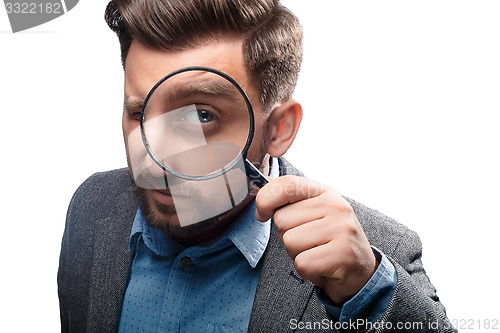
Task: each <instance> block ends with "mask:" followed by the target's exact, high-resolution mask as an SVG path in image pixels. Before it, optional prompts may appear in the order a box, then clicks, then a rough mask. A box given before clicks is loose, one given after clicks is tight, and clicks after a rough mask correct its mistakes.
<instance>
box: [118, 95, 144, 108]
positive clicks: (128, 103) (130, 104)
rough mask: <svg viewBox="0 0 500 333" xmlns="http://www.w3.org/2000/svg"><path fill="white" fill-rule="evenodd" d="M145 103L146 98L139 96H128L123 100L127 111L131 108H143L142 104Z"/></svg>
mask: <svg viewBox="0 0 500 333" xmlns="http://www.w3.org/2000/svg"><path fill="white" fill-rule="evenodd" d="M143 105H144V100H143V99H142V98H139V97H137V96H128V97H126V99H125V101H124V102H123V108H124V109H125V110H127V111H130V110H137V109H140V110H142V106H143Z"/></svg>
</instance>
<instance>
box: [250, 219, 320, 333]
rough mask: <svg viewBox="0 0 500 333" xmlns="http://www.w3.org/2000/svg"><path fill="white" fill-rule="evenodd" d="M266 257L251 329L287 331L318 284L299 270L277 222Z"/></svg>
mask: <svg viewBox="0 0 500 333" xmlns="http://www.w3.org/2000/svg"><path fill="white" fill-rule="evenodd" d="M263 260H264V261H263V263H262V265H263V266H262V272H261V276H260V279H259V284H258V285H257V292H256V294H255V300H254V304H253V308H252V315H251V317H250V324H249V327H248V332H283V330H284V328H289V327H290V321H291V320H293V319H296V320H300V319H301V318H302V315H303V313H304V310H305V308H306V306H307V304H308V302H309V299H310V298H311V296H312V294H313V292H314V286H313V284H312V283H311V282H309V281H306V280H303V279H301V278H300V277H299V275H298V274H297V272H296V271H295V267H294V266H293V262H292V260H291V259H290V257H289V256H288V254H287V253H286V249H285V247H284V246H283V244H282V243H281V242H280V240H279V238H278V235H277V232H276V229H275V228H274V225H273V226H272V229H271V238H270V240H269V245H268V247H267V250H266V252H265V254H264V258H263ZM287 331H290V330H289V329H288V330H287Z"/></svg>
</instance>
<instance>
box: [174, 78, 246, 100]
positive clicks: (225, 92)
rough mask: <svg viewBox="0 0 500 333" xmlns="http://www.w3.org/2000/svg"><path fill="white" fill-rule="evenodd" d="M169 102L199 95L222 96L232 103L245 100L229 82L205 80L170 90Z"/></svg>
mask: <svg viewBox="0 0 500 333" xmlns="http://www.w3.org/2000/svg"><path fill="white" fill-rule="evenodd" d="M167 92H168V94H167V96H166V97H167V98H168V101H169V102H171V103H173V102H175V101H176V100H177V99H178V98H189V97H193V96H198V95H209V96H220V97H223V98H226V99H228V100H230V101H238V100H240V99H241V98H243V97H242V96H241V94H240V92H239V91H238V90H237V89H236V87H235V86H234V85H232V84H231V83H230V82H229V81H227V82H225V81H220V80H204V81H199V82H190V83H187V84H183V85H181V86H177V87H173V88H172V89H169V90H168V91H167Z"/></svg>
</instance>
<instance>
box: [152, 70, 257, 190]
mask: <svg viewBox="0 0 500 333" xmlns="http://www.w3.org/2000/svg"><path fill="white" fill-rule="evenodd" d="M251 117H252V114H251V112H249V108H248V103H247V101H246V100H245V97H244V95H243V94H242V92H241V91H239V90H238V88H237V87H236V86H235V85H234V84H233V83H232V82H230V81H229V80H228V79H226V78H225V77H223V76H221V75H219V74H216V73H212V72H209V71H203V70H190V71H186V72H182V73H178V74H176V75H172V76H170V77H168V78H167V79H165V80H163V81H160V82H159V83H158V84H157V85H156V86H155V88H153V90H152V91H151V92H150V94H149V96H148V99H147V101H146V104H145V106H144V108H143V114H142V134H143V139H144V143H145V145H146V148H147V149H148V152H149V154H150V156H151V157H152V158H153V160H154V161H155V162H156V163H157V164H158V165H159V166H160V167H161V168H162V169H163V170H164V171H165V172H167V173H170V174H173V175H176V176H179V177H181V178H184V179H191V180H196V178H201V179H209V178H211V177H215V176H217V175H220V174H222V173H224V170H227V169H230V168H231V167H233V166H234V165H235V163H237V160H238V159H239V158H240V155H241V153H242V151H243V150H244V149H246V148H245V146H246V143H247V141H248V138H249V136H250V135H249V133H250V131H251V119H252V118H251ZM252 134H253V133H252Z"/></svg>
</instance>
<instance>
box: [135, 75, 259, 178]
mask: <svg viewBox="0 0 500 333" xmlns="http://www.w3.org/2000/svg"><path fill="white" fill-rule="evenodd" d="M190 71H205V72H210V73H213V74H216V75H219V76H221V77H222V78H224V79H226V80H227V81H229V82H230V83H231V84H232V85H233V86H234V87H235V88H236V89H237V90H238V92H239V93H240V94H241V96H242V97H243V99H244V100H245V104H246V105H247V109H248V116H249V120H250V124H249V129H248V137H247V140H246V143H245V146H244V147H243V149H242V151H241V153H240V156H241V158H242V160H243V161H244V160H245V159H246V155H247V152H248V149H249V148H250V145H251V144H252V140H253V136H254V131H255V119H254V112H253V107H252V103H250V99H249V98H248V96H247V94H246V93H245V91H244V90H243V88H242V87H241V86H240V85H239V84H238V82H236V80H235V79H233V78H232V77H231V76H229V75H227V74H226V73H224V72H221V71H220V70H217V69H215V68H211V67H204V66H189V67H184V68H181V69H178V70H175V71H173V72H171V73H170V74H167V75H165V76H164V77H163V78H162V79H160V80H159V81H158V82H157V83H156V84H155V85H154V86H153V88H151V90H150V91H149V93H148V95H147V96H146V99H145V100H144V104H143V106H142V110H141V117H140V127H141V137H142V142H143V144H144V147H145V148H146V151H147V152H148V154H149V156H150V157H151V159H152V160H153V161H154V162H155V163H156V164H157V165H158V166H159V167H160V168H161V169H162V170H163V171H165V172H166V173H169V174H171V175H174V176H176V177H178V178H181V179H186V180H196V181H199V180H208V179H213V178H216V177H219V176H222V175H223V174H225V173H227V172H229V171H230V170H232V169H233V168H234V167H235V166H236V164H237V163H238V162H239V158H238V157H237V158H235V159H234V160H233V161H232V162H231V163H230V164H229V165H228V166H226V167H225V168H223V169H221V170H219V171H217V172H214V173H211V174H208V175H203V176H192V175H186V174H183V173H180V172H177V171H175V170H173V169H171V168H169V167H167V166H166V165H165V164H163V163H162V161H161V160H160V159H159V158H158V157H157V156H156V155H155V154H154V152H153V150H152V149H151V147H150V145H149V143H148V139H147V138H146V132H145V129H144V122H145V112H146V107H147V105H148V101H149V99H150V98H151V96H152V95H153V93H154V92H155V91H156V89H157V88H158V87H159V86H160V85H161V84H162V83H163V82H165V81H166V80H168V79H169V78H171V77H173V76H175V75H178V74H181V73H185V72H190Z"/></svg>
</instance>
